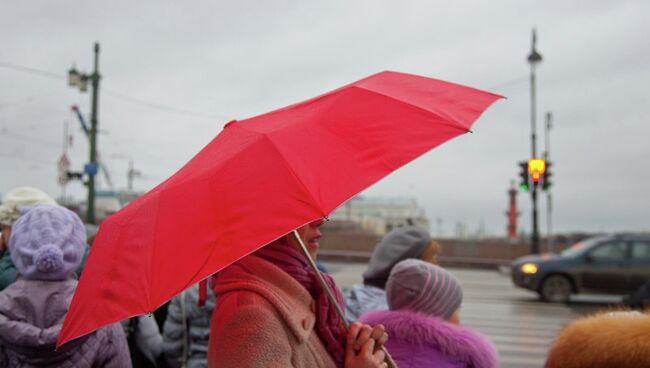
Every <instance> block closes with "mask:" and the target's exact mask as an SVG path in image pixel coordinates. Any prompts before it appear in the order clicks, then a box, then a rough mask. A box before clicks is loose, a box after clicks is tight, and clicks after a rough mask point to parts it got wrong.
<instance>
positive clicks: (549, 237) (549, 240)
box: [544, 111, 554, 253]
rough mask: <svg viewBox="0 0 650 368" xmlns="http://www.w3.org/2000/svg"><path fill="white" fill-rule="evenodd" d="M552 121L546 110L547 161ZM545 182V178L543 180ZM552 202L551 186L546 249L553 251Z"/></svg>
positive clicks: (548, 200)
mask: <svg viewBox="0 0 650 368" xmlns="http://www.w3.org/2000/svg"><path fill="white" fill-rule="evenodd" d="M552 123H553V114H552V113H551V112H550V111H547V112H546V124H544V125H545V128H546V129H545V132H544V133H545V134H544V138H545V139H544V160H546V162H549V161H550V160H551V125H552ZM545 184H546V180H545ZM552 212H553V202H552V197H551V188H550V187H548V188H547V189H546V251H547V252H549V253H553V245H554V244H553V226H552V225H553V222H552V220H553V219H552V216H551V214H552Z"/></svg>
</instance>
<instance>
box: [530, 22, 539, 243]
mask: <svg viewBox="0 0 650 368" xmlns="http://www.w3.org/2000/svg"><path fill="white" fill-rule="evenodd" d="M536 44H537V32H536V30H535V29H534V28H533V40H532V47H531V51H530V55H528V63H529V64H530V124H531V135H530V140H531V146H532V147H531V148H532V155H531V158H532V159H535V158H537V147H536V144H537V142H536V140H537V126H536V125H537V124H536V119H535V116H536V114H537V106H536V95H535V92H536V91H535V68H536V67H537V65H539V63H541V62H542V55H541V54H540V53H539V52H537V48H536V46H537V45H536ZM530 193H531V196H532V200H533V231H532V235H531V253H533V254H537V253H539V232H538V230H537V185H533V187H532V190H531V191H530Z"/></svg>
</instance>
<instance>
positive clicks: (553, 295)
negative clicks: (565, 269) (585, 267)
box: [539, 275, 572, 303]
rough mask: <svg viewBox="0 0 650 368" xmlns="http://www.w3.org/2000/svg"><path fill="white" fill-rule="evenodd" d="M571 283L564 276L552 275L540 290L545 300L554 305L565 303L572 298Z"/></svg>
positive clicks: (545, 280) (546, 279)
mask: <svg viewBox="0 0 650 368" xmlns="http://www.w3.org/2000/svg"><path fill="white" fill-rule="evenodd" d="M571 291H572V287H571V281H570V280H569V279H568V278H567V277H566V276H562V275H551V276H549V277H547V278H545V279H544V282H542V286H541V287H540V289H539V295H540V296H541V297H542V299H543V300H545V301H547V302H553V303H564V302H568V301H569V297H570V296H571Z"/></svg>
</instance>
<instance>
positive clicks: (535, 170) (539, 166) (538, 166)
mask: <svg viewBox="0 0 650 368" xmlns="http://www.w3.org/2000/svg"><path fill="white" fill-rule="evenodd" d="M545 171H546V161H544V159H541V158H531V159H530V160H528V173H529V174H530V177H531V179H533V183H535V185H537V184H538V183H539V180H540V179H541V178H542V175H544V172H545Z"/></svg>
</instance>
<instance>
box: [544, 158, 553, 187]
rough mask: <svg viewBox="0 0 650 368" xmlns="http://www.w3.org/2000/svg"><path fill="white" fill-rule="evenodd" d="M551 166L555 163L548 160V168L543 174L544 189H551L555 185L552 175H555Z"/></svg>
mask: <svg viewBox="0 0 650 368" xmlns="http://www.w3.org/2000/svg"><path fill="white" fill-rule="evenodd" d="M551 166H553V163H552V162H551V161H546V170H545V171H544V174H543V175H542V190H549V189H551V185H553V184H552V183H551V176H553V173H552V172H551Z"/></svg>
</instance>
